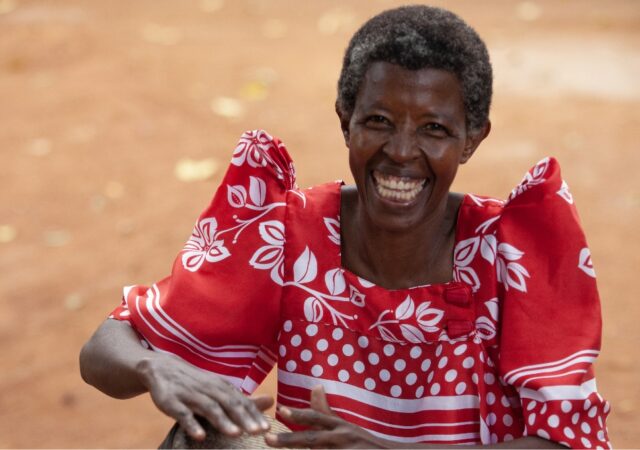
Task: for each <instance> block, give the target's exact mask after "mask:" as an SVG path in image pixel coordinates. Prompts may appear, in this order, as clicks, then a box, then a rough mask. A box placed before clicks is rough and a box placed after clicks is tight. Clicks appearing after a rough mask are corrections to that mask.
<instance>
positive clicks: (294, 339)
mask: <svg viewBox="0 0 640 450" xmlns="http://www.w3.org/2000/svg"><path fill="white" fill-rule="evenodd" d="M301 343H302V338H301V337H300V335H299V334H296V335H294V336H293V337H292V338H291V345H293V346H294V347H297V346H299V345H300V344H301Z"/></svg>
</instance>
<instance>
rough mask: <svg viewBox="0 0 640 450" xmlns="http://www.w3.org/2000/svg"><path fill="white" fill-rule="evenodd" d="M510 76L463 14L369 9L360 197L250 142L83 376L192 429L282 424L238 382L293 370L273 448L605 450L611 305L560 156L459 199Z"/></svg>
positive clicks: (359, 81) (345, 71)
mask: <svg viewBox="0 0 640 450" xmlns="http://www.w3.org/2000/svg"><path fill="white" fill-rule="evenodd" d="M491 83H492V75H491V65H490V63H489V57H488V54H487V51H486V47H485V45H484V43H483V42H482V41H481V39H480V38H479V37H478V36H477V34H476V33H475V31H473V30H472V29H471V28H469V27H468V26H467V25H466V24H465V23H464V22H463V21H462V20H461V19H459V18H458V17H457V16H455V15H453V14H452V13H450V12H447V11H444V10H441V9H437V8H430V7H425V6H413V7H405V8H399V9H394V10H390V11H386V12H384V13H382V14H380V15H378V16H376V17H374V18H373V19H371V20H370V21H369V22H367V23H366V24H365V25H364V26H363V27H362V28H361V29H360V30H359V31H358V32H357V33H356V34H355V35H354V37H353V38H352V40H351V43H350V45H349V47H348V48H347V51H346V54H345V58H344V63H343V68H342V73H341V76H340V81H339V84H338V99H337V102H336V111H337V113H338V116H339V118H340V124H341V127H342V131H343V134H344V138H345V143H346V145H347V147H348V149H349V162H350V167H351V171H352V173H353V177H354V180H355V186H344V185H343V184H342V183H328V184H325V185H321V186H316V187H314V188H310V189H307V190H300V189H298V188H297V186H296V184H295V175H294V170H293V165H292V163H291V160H290V158H289V155H288V153H287V151H286V149H285V147H284V145H283V144H282V143H281V142H280V141H279V140H277V139H275V138H272V137H271V136H269V135H268V134H267V133H265V132H263V131H254V132H248V133H245V134H244V135H243V136H242V138H241V140H240V143H239V144H238V146H237V148H236V149H235V151H234V154H233V158H232V164H231V166H230V167H229V170H228V172H227V174H226V176H225V178H224V180H223V182H222V185H221V187H220V189H219V190H218V192H217V193H216V195H215V197H214V198H213V200H212V202H211V204H210V205H209V207H208V208H207V209H206V210H205V211H204V213H203V214H202V215H201V217H200V218H199V220H198V221H197V223H196V226H195V228H194V231H193V233H192V236H191V238H190V239H189V241H188V242H187V244H186V245H185V248H184V250H183V251H182V252H181V253H180V255H178V258H177V259H176V262H175V263H174V267H173V271H172V274H171V276H170V277H168V278H165V279H164V280H162V281H160V282H159V283H157V284H154V285H153V286H150V287H146V286H133V287H128V288H125V292H124V298H123V303H122V305H121V306H120V307H118V308H117V309H116V310H115V311H114V312H113V314H112V315H111V319H116V320H107V321H106V322H105V323H104V324H102V325H101V326H100V328H99V329H98V331H97V332H96V334H95V335H94V336H93V337H92V338H91V340H90V341H89V342H88V343H87V344H86V345H85V347H84V349H83V351H82V354H81V369H82V374H83V377H84V378H85V380H86V381H87V382H89V383H91V384H93V385H94V386H96V387H97V388H98V389H100V390H102V391H103V392H105V393H107V394H108V395H111V396H114V397H117V398H127V397H131V396H134V395H138V394H140V393H143V392H149V393H150V395H151V397H152V399H153V401H154V402H155V404H156V405H157V407H158V408H159V409H160V410H161V411H163V412H164V413H166V414H168V415H169V416H171V417H173V418H175V419H176V420H177V421H178V423H179V424H180V426H181V427H182V428H183V429H184V430H186V432H187V433H188V434H189V435H190V436H191V437H193V438H194V439H203V438H204V430H203V428H202V426H201V424H199V423H198V421H197V420H196V419H195V416H196V415H197V416H201V417H203V418H204V419H205V420H206V421H208V422H209V423H210V424H211V425H212V426H213V427H214V428H216V429H217V430H219V431H220V432H221V433H223V434H226V435H229V436H234V435H239V434H240V433H242V432H243V431H244V432H248V433H252V434H258V433H261V432H264V431H266V430H267V429H268V428H269V425H268V423H267V422H266V421H265V418H264V416H263V415H262V413H261V411H263V410H265V409H267V408H268V407H270V406H271V404H272V399H270V398H269V397H258V398H253V399H249V398H248V397H246V396H244V395H243V394H242V393H241V392H240V391H242V392H244V393H251V392H253V391H254V390H255V388H256V387H257V385H258V384H259V383H260V382H261V381H262V380H263V379H264V377H265V375H266V374H267V373H268V372H269V370H270V369H271V367H272V366H273V365H274V364H276V362H277V364H278V404H279V409H278V416H279V418H280V419H281V420H283V421H285V422H286V423H288V424H290V425H291V426H292V428H293V429H294V430H295V431H293V432H291V433H279V434H275V433H267V434H266V435H265V440H266V442H267V443H268V444H269V445H271V446H274V447H282V446H290V447H370V448H371V447H406V446H408V445H411V446H416V447H428V446H429V444H435V445H437V446H438V447H441V446H443V445H449V444H470V445H491V444H493V445H495V446H497V447H500V446H505V447H531V448H554V447H559V446H561V445H564V446H570V447H596V446H601V447H607V446H608V445H609V443H608V438H607V434H606V427H605V423H604V420H605V418H606V416H607V413H608V408H609V406H608V404H607V403H606V402H605V401H604V400H603V399H602V397H601V396H600V395H599V394H598V393H597V391H596V388H595V380H594V375H593V372H592V368H591V364H592V362H593V360H594V359H595V357H596V355H597V354H598V349H599V340H600V312H599V300H598V294H597V290H596V286H595V280H594V273H593V269H592V268H591V266H590V258H589V250H588V247H587V246H586V243H585V240H584V236H583V233H582V231H581V230H580V226H579V224H578V220H577V216H576V212H575V209H574V207H573V199H572V197H571V194H570V193H569V190H568V187H567V185H566V183H565V182H564V181H563V180H562V178H561V175H560V171H559V167H558V164H557V162H556V161H555V160H553V159H545V160H543V161H541V162H540V163H538V164H537V165H536V166H535V167H534V168H533V169H532V170H531V171H530V172H529V173H527V174H526V176H525V178H524V180H523V181H522V183H521V184H520V185H519V186H518V187H516V188H515V189H514V190H513V192H512V193H511V195H510V196H509V198H508V200H507V201H501V200H496V199H492V198H487V197H481V196H476V195H472V194H467V195H461V194H456V193H452V192H450V191H449V189H450V187H451V184H452V182H453V180H454V178H455V175H456V172H457V169H458V166H459V164H463V163H465V162H467V161H468V160H469V158H471V156H472V155H473V153H474V152H475V150H476V149H477V147H478V146H479V144H480V143H481V142H482V140H483V139H484V138H485V137H486V136H487V135H488V133H489V131H490V122H489V119H488V113H489V105H490V101H491V89H492V88H491ZM129 325H131V326H129ZM150 347H151V349H150ZM152 350H153V351H152ZM176 356H177V357H176ZM309 427H311V429H308V428H309Z"/></svg>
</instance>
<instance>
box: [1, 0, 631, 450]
mask: <svg viewBox="0 0 640 450" xmlns="http://www.w3.org/2000/svg"><path fill="white" fill-rule="evenodd" d="M400 4H401V2H398V1H386V0H370V1H366V2H365V1H344V0H342V1H337V0H325V1H313V2H300V1H293V0H292V1H285V0H269V1H266V0H237V1H231V0H226V1H225V0H201V1H199V0H190V1H186V0H185V1H178V0H174V1H171V0H136V1H125V0H110V1H108V2H107V1H90V0H84V1H80V0H76V1H74V0H55V1H53V0H51V1H44V0H41V1H38V0H33V1H28V0H0V349H1V358H0V447H15V448H25V447H33V448H38V447H83V448H87V447H155V446H157V445H158V443H159V442H160V441H161V440H162V438H163V437H164V435H165V434H166V432H167V431H168V429H169V426H170V424H171V421H170V420H169V419H168V418H166V417H164V416H163V415H162V414H161V413H160V412H158V411H156V410H155V408H154V406H153V404H152V402H151V400H150V399H149V398H148V396H146V395H145V396H142V397H140V398H137V399H134V400H129V401H118V400H114V399H111V398H108V397H106V396H104V395H102V394H101V393H99V392H98V391H96V390H94V389H93V388H91V387H89V386H87V385H85V384H84V383H83V382H82V380H81V378H80V375H79V372H78V363H77V358H78V352H79V350H80V347H81V346H82V344H83V343H84V342H85V341H86V340H87V339H88V338H89V336H90V335H91V333H92V332H93V330H94V329H95V328H96V327H97V326H98V324H99V323H100V322H101V321H102V320H103V319H104V318H105V317H106V315H108V313H109V312H110V310H111V309H112V308H113V307H115V306H116V305H117V304H118V302H119V301H120V295H121V294H120V292H121V291H120V289H121V286H122V285H126V284H133V283H150V282H153V281H155V280H157V279H159V278H161V277H163V276H165V275H166V274H167V273H168V272H169V270H170V267H171V266H170V265H171V262H172V260H173V257H174V255H175V254H176V253H177V252H178V251H179V250H180V249H181V248H182V245H183V243H184V242H185V241H186V239H187V238H188V236H189V235H190V232H191V227H192V225H193V222H194V220H195V219H196V217H197V216H198V215H199V212H200V210H201V209H202V208H203V207H204V206H205V205H206V204H207V203H208V201H209V199H210V197H211V195H212V193H213V192H214V190H215V188H216V186H217V183H219V181H220V180H221V177H222V175H223V173H224V170H225V167H226V165H227V163H228V161H229V158H230V154H231V151H232V150H233V148H234V147H235V142H236V139H237V138H238V137H239V135H240V134H241V133H242V131H244V130H246V129H253V128H264V129H266V130H268V131H269V132H270V133H271V134H273V135H275V136H278V137H280V138H281V139H282V140H283V141H284V142H285V143H286V144H287V146H288V148H289V151H290V153H291V154H292V156H293V159H294V160H295V161H296V166H297V171H298V175H299V184H300V185H301V186H303V187H306V186H309V185H313V184H316V183H320V182H324V181H327V180H332V179H338V178H343V179H345V180H350V179H351V176H350V174H349V171H348V166H347V154H346V150H345V148H344V143H343V141H342V136H341V133H340V129H339V124H338V120H337V118H336V117H335V114H334V106H333V105H334V100H335V85H336V81H337V77H338V72H339V69H340V63H341V58H342V53H343V50H344V48H345V46H346V44H347V41H348V39H349V37H350V36H351V34H352V33H353V32H354V31H355V29H356V28H357V27H358V26H359V25H360V24H361V23H362V22H363V21H365V20H366V19H367V18H369V17H370V16H372V15H373V14H375V13H377V12H379V11H381V10H383V9H386V8H389V7H393V6H398V5H400ZM433 4H435V5H440V6H445V7H447V8H449V9H451V10H453V11H454V12H456V13H458V14H460V15H461V16H462V17H463V18H464V19H465V20H466V21H467V22H469V23H470V24H471V25H472V26H473V27H475V28H476V29H477V30H478V32H479V33H480V35H481V36H482V37H483V38H484V39H485V40H486V42H487V44H488V47H489V50H490V53H491V55H492V60H493V63H494V70H495V98H494V102H493V108H492V113H491V119H492V121H493V131H492V133H491V136H490V137H489V138H488V139H487V140H486V141H485V143H484V144H483V145H482V146H481V147H480V149H479V151H478V152H477V153H476V155H475V156H474V158H473V159H472V160H471V162H470V163H469V164H467V165H466V166H464V167H463V168H462V170H461V171H460V173H459V176H458V180H457V182H456V185H455V189H457V190H459V191H467V192H469V191H470V192H475V193H481V194H487V195H493V196H498V197H503V198H504V197H506V196H507V195H508V193H509V192H510V190H511V189H512V187H513V186H514V185H515V184H517V183H518V182H519V181H520V179H521V177H522V175H523V174H524V172H525V171H526V170H527V169H528V168H529V167H530V166H532V165H533V164H534V163H535V162H536V161H537V160H539V159H540V158H542V157H544V156H546V155H554V156H556V157H557V158H559V160H560V162H561V164H562V165H563V173H564V177H565V179H566V180H567V181H568V182H569V184H570V186H571V188H572V192H573V195H574V197H575V199H576V203H577V206H578V209H579V211H580V213H581V218H582V222H583V225H584V228H585V229H586V232H587V236H588V237H589V238H590V245H591V250H592V254H593V258H594V261H595V267H596V271H597V273H598V279H599V287H600V292H601V297H602V309H603V316H604V329H603V352H602V355H601V357H600V358H599V360H598V363H597V366H596V370H597V373H598V383H599V390H600V392H601V393H602V395H603V396H604V397H606V398H607V399H609V400H610V401H611V403H612V405H613V412H612V414H611V416H610V421H609V430H610V434H611V438H612V440H613V444H614V446H617V447H629V446H637V445H638V442H640V431H639V430H638V428H637V422H638V420H637V418H638V414H639V413H640V402H639V400H640V383H639V382H638V381H639V380H638V378H639V377H638V375H639V374H640V362H639V361H640V360H639V358H638V357H639V356H640V352H639V350H638V347H639V345H638V343H640V326H638V321H639V320H640V303H639V302H638V301H637V298H638V291H637V289H638V288H637V280H636V277H637V276H638V270H639V269H640V257H639V250H640V249H639V246H638V238H637V236H638V229H639V226H640V220H639V216H640V183H639V182H638V175H637V172H638V169H639V165H640V156H639V151H640V149H639V148H638V142H640V82H639V80H640V2H639V1H632V0H629V1H624V0H609V1H607V2H602V1H587V0H581V1H578V0H564V1H506V0H504V1H503V0H485V1H482V2H475V1H447V2H443V1H434V2H433ZM273 387H274V381H273V378H272V377H271V378H270V379H269V381H268V382H267V383H266V384H265V385H264V386H263V387H262V388H261V390H262V391H267V392H269V391H272V390H273Z"/></svg>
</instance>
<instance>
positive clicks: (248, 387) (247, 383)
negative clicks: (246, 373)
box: [242, 377, 258, 394]
mask: <svg viewBox="0 0 640 450" xmlns="http://www.w3.org/2000/svg"><path fill="white" fill-rule="evenodd" d="M257 388H258V383H256V381H255V380H254V379H253V378H251V377H245V379H244V381H243V382H242V389H244V390H245V391H247V392H248V393H249V394H252V393H253V391H255V390H256V389H257Z"/></svg>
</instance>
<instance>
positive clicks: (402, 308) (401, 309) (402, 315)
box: [396, 295, 416, 320]
mask: <svg viewBox="0 0 640 450" xmlns="http://www.w3.org/2000/svg"><path fill="white" fill-rule="evenodd" d="M415 309H416V308H415V305H414V303H413V299H412V298H411V296H410V295H407V298H406V299H405V300H404V301H403V302H402V303H400V305H398V307H397V308H396V319H398V320H406V319H408V318H409V317H411V316H413V311H415Z"/></svg>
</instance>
